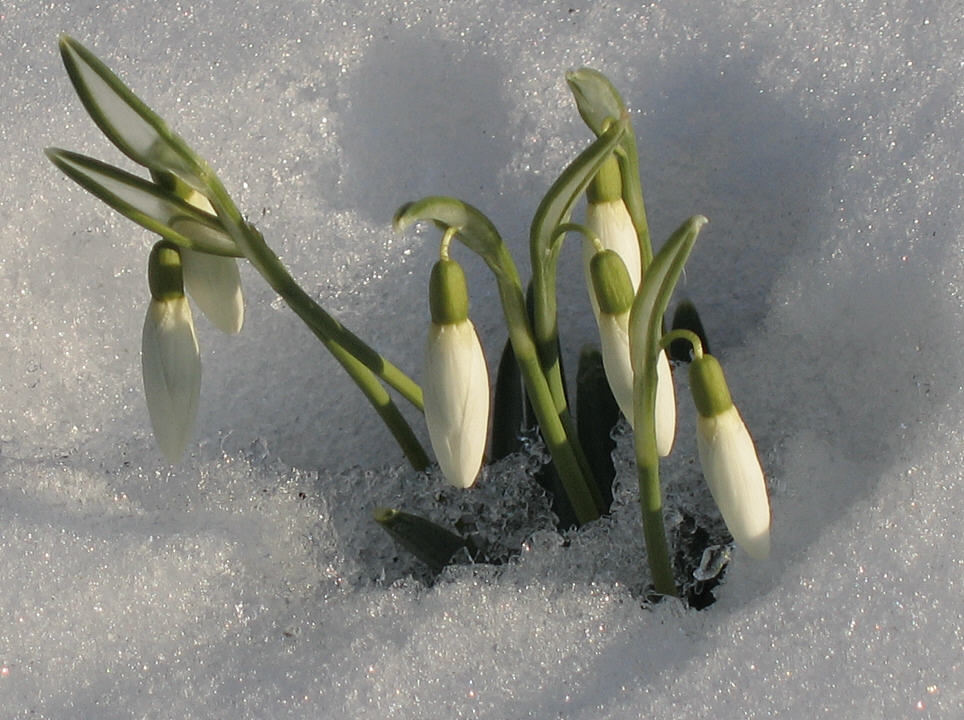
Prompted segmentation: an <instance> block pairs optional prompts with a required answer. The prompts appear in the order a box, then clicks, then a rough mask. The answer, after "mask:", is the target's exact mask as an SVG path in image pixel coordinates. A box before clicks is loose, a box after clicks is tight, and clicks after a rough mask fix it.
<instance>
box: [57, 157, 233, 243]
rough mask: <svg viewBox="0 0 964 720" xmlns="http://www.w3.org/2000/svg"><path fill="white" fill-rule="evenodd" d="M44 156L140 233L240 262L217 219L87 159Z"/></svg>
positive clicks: (111, 166)
mask: <svg viewBox="0 0 964 720" xmlns="http://www.w3.org/2000/svg"><path fill="white" fill-rule="evenodd" d="M45 152H46V154H47V157H48V158H50V160H51V162H53V164H54V165H56V166H57V167H58V168H60V170H61V171H63V173H64V174H65V175H67V177H69V178H70V179H71V180H74V181H75V182H76V183H77V184H79V185H80V186H81V187H83V188H84V189H85V190H87V191H88V192H90V193H92V194H94V195H96V196H97V197H98V198H100V199H101V200H103V201H104V202H105V203H107V204H108V205H110V206H111V207H112V208H114V209H115V210H116V211H117V212H119V213H120V214H121V215H124V216H125V217H127V218H129V219H131V220H133V221H134V222H136V223H137V224H138V225H140V226H141V227H144V228H147V229H148V230H150V231H151V232H155V233H157V234H158V235H160V236H161V237H163V238H164V239H166V240H170V241H171V242H173V243H176V244H177V245H180V246H182V247H185V248H188V249H190V250H198V251H200V252H205V253H210V254H213V255H228V256H231V257H242V255H241V252H240V251H239V250H238V248H237V246H236V245H235V243H234V241H233V240H232V239H231V238H230V237H229V236H228V234H227V233H226V232H225V231H224V229H223V228H222V227H221V224H220V222H219V221H218V219H217V218H216V217H215V216H213V215H209V214H208V213H206V212H204V211H203V210H199V209H198V208H196V207H194V206H193V205H190V204H188V203H186V202H184V201H183V200H181V199H180V198H179V197H177V196H176V195H173V194H172V193H170V192H167V191H165V190H163V189H161V188H160V187H159V186H157V185H155V184H154V183H152V182H150V181H149V180H145V179H144V178H140V177H138V176H136V175H132V174H131V173H128V172H124V171H123V170H121V169H119V168H116V167H114V166H113V165H108V164H107V163H103V162H100V161H99V160H94V159H93V158H90V157H87V156H86V155H80V154H78V153H73V152H69V151H67V150H61V149H59V148H48V149H47V150H46V151H45Z"/></svg>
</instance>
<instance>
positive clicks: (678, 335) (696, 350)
mask: <svg viewBox="0 0 964 720" xmlns="http://www.w3.org/2000/svg"><path fill="white" fill-rule="evenodd" d="M677 340H685V341H686V342H688V343H689V344H690V345H691V346H692V347H693V359H694V360H699V359H700V358H701V357H703V341H702V340H700V336H699V335H697V334H696V333H695V332H693V331H692V330H687V329H686V328H676V330H670V331H669V332H668V333H666V334H665V335H663V337H662V338H661V339H660V341H659V346H660V347H661V348H663V350H667V349H669V346H670V345H671V344H672V343H674V342H676V341H677Z"/></svg>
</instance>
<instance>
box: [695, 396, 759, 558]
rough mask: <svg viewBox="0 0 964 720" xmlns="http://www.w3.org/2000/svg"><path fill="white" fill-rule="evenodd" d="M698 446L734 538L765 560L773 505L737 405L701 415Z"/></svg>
mask: <svg viewBox="0 0 964 720" xmlns="http://www.w3.org/2000/svg"><path fill="white" fill-rule="evenodd" d="M696 442H697V447H698V449H699V454H700V463H701V464H702V466H703V475H704V477H706V483H707V485H709V487H710V492H711V493H712V494H713V499H714V500H715V501H716V504H717V506H718V507H719V508H720V513H721V514H722V515H723V520H724V521H725V522H726V526H727V528H729V530H730V533H731V534H732V535H733V539H734V540H736V542H737V544H738V545H739V546H740V547H742V548H743V549H744V550H745V551H746V553H747V554H748V555H749V556H750V557H753V558H756V559H758V560H762V559H764V558H766V557H768V556H769V554H770V501H769V499H768V498H767V488H766V481H765V480H764V478H763V469H762V468H761V467H760V459H759V457H758V456H757V453H756V449H755V448H754V446H753V439H752V438H751V437H750V433H749V432H748V431H747V429H746V425H745V424H744V423H743V419H742V418H741V417H740V413H739V412H738V411H737V409H736V407H735V406H731V407H730V408H729V409H728V410H726V411H724V412H722V413H720V414H719V415H716V416H714V417H710V418H706V417H703V416H702V415H700V416H697V420H696Z"/></svg>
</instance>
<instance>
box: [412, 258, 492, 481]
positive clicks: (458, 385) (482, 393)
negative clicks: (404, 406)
mask: <svg viewBox="0 0 964 720" xmlns="http://www.w3.org/2000/svg"><path fill="white" fill-rule="evenodd" d="M429 288H430V289H429V304H430V307H431V312H432V323H431V325H430V326H429V331H428V342H427V344H426V350H425V370H424V375H423V383H422V385H423V392H424V402H425V422H426V424H427V425H428V434H429V439H430V440H431V442H432V449H433V450H434V451H435V457H436V458H437V459H438V463H439V466H440V467H441V468H442V474H443V475H444V476H445V479H446V480H447V481H448V482H449V483H451V484H452V485H455V486H456V487H461V488H468V487H471V486H472V484H473V483H474V482H475V479H476V477H477V476H478V474H479V469H480V468H481V467H482V455H483V453H484V451H485V438H486V433H487V431H488V423H489V376H488V370H487V369H486V365H485V356H484V354H483V353H482V345H481V344H480V343H479V337H478V335H477V334H476V332H475V326H474V325H473V324H472V321H471V320H469V296H468V290H467V288H466V284H465V275H464V274H463V272H462V268H461V267H460V266H459V264H458V263H457V262H455V261H454V260H450V259H448V258H447V257H446V256H445V252H444V250H443V255H442V259H441V260H439V261H438V262H437V263H436V264H435V266H434V267H433V268H432V276H431V281H430V286H429Z"/></svg>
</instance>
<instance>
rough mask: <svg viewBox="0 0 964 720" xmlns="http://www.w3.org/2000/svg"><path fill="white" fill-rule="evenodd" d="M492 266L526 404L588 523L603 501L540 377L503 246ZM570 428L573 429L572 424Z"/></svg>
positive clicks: (578, 513) (515, 275)
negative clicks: (524, 386)
mask: <svg viewBox="0 0 964 720" xmlns="http://www.w3.org/2000/svg"><path fill="white" fill-rule="evenodd" d="M494 261H495V265H496V266H497V267H496V266H492V265H490V267H492V269H493V270H494V271H495V275H496V280H497V281H498V285H499V297H500V298H501V300H502V310H503V312H504V314H505V319H506V325H507V326H508V329H509V340H510V341H511V342H512V351H513V352H514V353H515V357H516V362H517V363H518V364H519V369H520V371H521V372H522V379H523V381H524V382H525V385H526V390H527V392H528V394H529V402H530V403H531V404H532V410H533V412H534V413H535V414H536V418H537V419H538V421H539V430H540V432H541V433H542V437H543V439H544V440H545V442H546V445H547V446H548V448H549V453H550V454H551V455H552V461H553V462H554V463H555V465H556V469H557V470H558V471H559V477H560V479H561V480H562V484H563V487H564V488H565V491H566V495H567V496H568V497H569V501H570V503H571V504H572V507H573V511H574V512H575V513H576V517H577V518H578V520H579V522H580V523H582V524H585V523H588V522H591V521H593V520H595V519H597V518H598V517H599V515H600V507H601V502H602V499H601V496H600V495H599V491H598V488H596V486H595V483H593V482H590V478H591V477H592V475H591V472H590V471H589V466H588V463H587V462H586V461H585V458H582V457H580V455H581V453H580V452H577V449H576V443H575V442H574V439H575V438H576V435H575V429H574V428H572V427H566V424H567V423H566V420H567V419H568V413H566V414H565V416H563V415H560V413H559V412H558V410H557V408H556V402H555V399H554V398H553V395H552V392H551V390H550V387H549V381H548V379H547V378H546V375H545V374H544V373H543V368H542V365H541V363H540V362H539V353H538V351H537V349H536V344H535V341H534V340H533V337H532V332H531V329H530V326H529V321H528V317H527V313H526V305H525V298H524V296H523V293H522V283H521V281H520V280H519V274H518V271H517V270H516V267H515V263H514V262H513V260H512V257H511V255H509V253H508V251H507V250H506V249H505V246H501V248H500V250H499V256H498V257H497V258H494ZM569 425H570V426H571V421H570V422H569ZM570 433H571V434H570Z"/></svg>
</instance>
